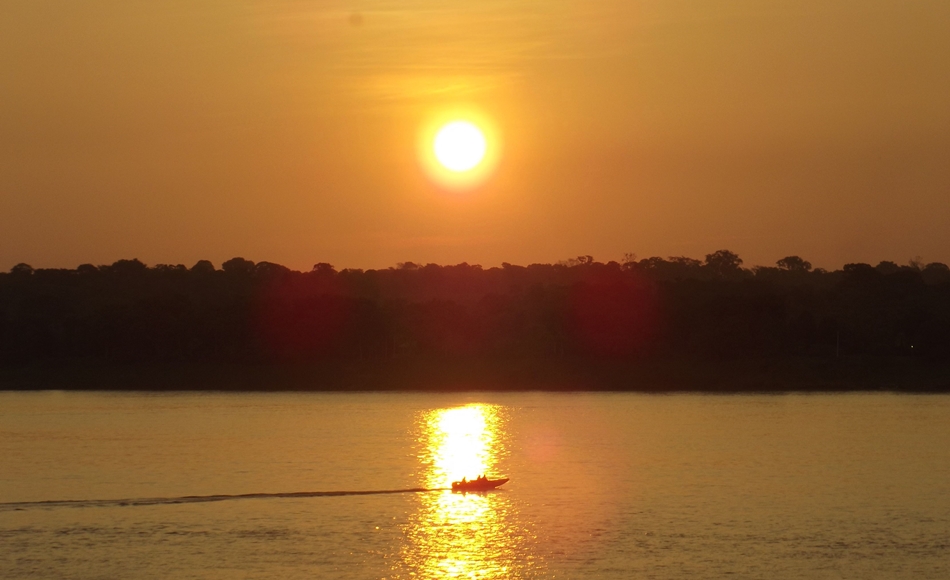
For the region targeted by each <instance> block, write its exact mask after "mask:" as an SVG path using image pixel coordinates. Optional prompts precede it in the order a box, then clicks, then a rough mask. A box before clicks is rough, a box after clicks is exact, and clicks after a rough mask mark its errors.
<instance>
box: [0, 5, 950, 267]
mask: <svg viewBox="0 0 950 580" xmlns="http://www.w3.org/2000/svg"><path fill="white" fill-rule="evenodd" d="M948 31H950V3H948V2H946V1H945V0H939V1H938V0H913V1H908V0H794V1H793V0H770V1H768V2H766V1H763V0H655V1H654V0H643V1H639V2H638V1H636V0H604V1H597V0H505V1H502V0H480V1H479V2H446V1H445V0H402V1H397V0H364V1H356V0H352V1H346V0H319V1H315V0H314V1H308V0H162V1H159V0H150V1H144V0H83V1H82V2H62V1H51V0H6V1H5V2H3V3H0V71H2V74H0V152H2V155H0V269H7V268H9V267H10V266H12V265H13V264H15V263H17V262H21V261H22V262H27V263H30V264H32V265H33V266H34V267H74V266H76V265H78V264H80V263H83V262H92V263H111V262H112V261H114V260H116V259H119V258H131V257H138V258H139V259H141V260H143V261H145V262H147V263H149V264H154V263H160V262H161V263H185V264H188V265H191V264H193V263H194V262H195V261H197V260H198V259H201V258H207V259H210V260H212V261H214V262H215V263H217V264H220V262H221V261H223V260H225V259H228V258H230V257H233V256H242V257H245V258H248V259H251V260H255V261H261V260H269V261H273V262H279V263H282V264H285V265H287V266H291V267H294V268H300V269H309V267H310V266H311V265H312V264H313V263H315V262H331V263H333V264H335V265H336V266H337V267H361V268H371V267H386V266H390V265H394V264H395V263H397V262H403V261H414V262H437V263H445V264H447V263H458V262H463V261H467V262H469V263H480V264H483V265H485V266H491V265H497V264H500V263H501V262H503V261H506V262H512V263H521V264H524V263H530V262H552V261H557V260H561V259H565V258H568V257H572V256H576V255H579V254H590V255H593V256H594V257H595V258H596V259H599V260H603V261H606V260H612V259H620V258H621V257H622V256H623V255H624V253H625V252H635V253H637V254H638V255H639V256H641V257H646V256H651V255H660V256H667V255H688V256H693V257H702V255H704V254H706V253H709V252H711V251H714V250H717V249H721V248H728V249H731V250H733V251H736V252H738V253H739V254H740V255H741V256H742V257H743V258H745V260H746V264H747V265H752V264H772V263H774V261H775V260H776V259H778V258H781V257H783V256H786V255H788V254H799V255H801V256H802V257H804V258H806V259H809V260H811V261H812V262H813V263H815V264H816V265H819V266H824V267H839V266H840V265H841V264H843V263H845V262H853V261H869V262H873V263H876V262H877V261H879V260H894V261H897V262H901V263H905V262H906V261H907V260H908V259H909V258H911V257H914V256H916V255H920V256H921V257H922V258H923V260H924V261H925V262H928V261H944V262H950V227H948V223H950V219H948V218H950V106H948V103H950V33H948ZM458 107H470V108H475V109H477V110H478V111H480V112H481V113H482V114H483V115H485V116H487V117H488V118H490V119H491V120H492V122H493V124H494V125H495V126H496V128H497V131H498V133H499V135H500V139H501V142H502V144H503V149H502V150H501V154H500V156H499V159H498V163H497V167H496V170H495V172H494V175H493V176H492V177H491V178H490V179H488V180H487V181H486V182H484V184H483V185H482V186H481V187H479V188H478V189H475V190H472V191H469V192H466V193H464V194H460V193H458V192H447V191H444V190H442V189H440V187H439V186H438V185H436V184H434V183H432V182H431V181H430V179H429V178H428V177H427V175H426V173H425V172H424V171H423V170H422V168H421V166H420V163H419V160H418V155H417V148H416V139H417V135H418V133H419V131H420V129H421V127H423V126H424V125H425V123H427V122H428V121H429V120H430V119H431V118H433V117H434V116H438V115H440V114H442V113H443V112H444V111H446V110H452V109H454V108H458Z"/></svg>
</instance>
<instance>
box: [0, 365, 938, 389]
mask: <svg viewBox="0 0 950 580" xmlns="http://www.w3.org/2000/svg"><path fill="white" fill-rule="evenodd" d="M51 389H52V390H109V391H204V390H210V391H261V392H268V391H274V392H277V391H529V390H540V391H555V392H556V391H625V392H646V393H651V392H652V393H664V392H710V393H730V392H790V391H805V392H823V391H827V392H834V391H895V392H950V364H947V363H946V362H945V361H934V360H922V359H914V358H911V357H891V358H867V357H853V358H844V359H827V360H820V359H744V360H670V359H666V360H653V361H639V362H637V363H636V364H631V363H622V362H616V361H608V362H604V361H601V362H596V363H594V362H591V361H586V360H583V361H541V360H534V361H524V360H521V361H507V362H505V363H500V362H491V363H489V362H486V361H477V360H412V361H410V360H402V361H388V362H366V363H363V364H355V363H353V364H326V363H324V364H295V365H277V366H263V365H112V366H90V365H63V366H47V367H22V368H18V369H3V370H2V371H0V390H51Z"/></svg>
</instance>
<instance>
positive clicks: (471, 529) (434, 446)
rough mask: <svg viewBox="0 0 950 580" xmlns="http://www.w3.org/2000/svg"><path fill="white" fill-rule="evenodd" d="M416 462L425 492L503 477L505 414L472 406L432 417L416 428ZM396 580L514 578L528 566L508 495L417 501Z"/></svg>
mask: <svg viewBox="0 0 950 580" xmlns="http://www.w3.org/2000/svg"><path fill="white" fill-rule="evenodd" d="M417 428H418V430H419V433H418V443H419V446H420V448H419V460H420V462H421V464H422V467H423V472H422V479H423V483H424V485H425V486H426V487H429V488H445V487H449V486H450V485H451V483H452V482H453V481H457V480H459V479H461V478H462V477H467V478H470V479H471V478H473V477H476V476H478V475H481V474H485V475H488V476H489V477H493V476H502V475H507V474H501V473H498V472H497V471H496V470H497V469H498V465H499V463H500V462H501V461H503V460H504V458H505V457H506V456H507V454H508V451H507V449H506V445H505V440H506V437H505V432H504V413H503V408H500V407H497V406H493V405H483V404H473V405H466V406H464V407H453V408H449V409H436V410H432V411H429V412H426V413H424V414H423V415H422V416H421V417H420V419H419V422H418V425H417ZM418 497H419V501H420V505H419V509H418V511H417V512H416V513H415V514H414V515H413V516H412V517H411V518H410V520H409V523H408V526H407V528H406V539H407V542H406V543H405V545H404V546H403V549H402V559H401V561H400V562H399V563H398V564H397V565H396V566H395V567H394V570H393V572H394V577H412V578H431V579H442V578H473V579H485V580H490V579H495V578H517V577H523V576H525V572H526V571H527V570H528V569H529V568H531V566H532V564H533V561H532V559H531V558H530V556H529V555H528V554H527V553H526V549H527V546H526V540H527V537H528V534H527V531H526V528H525V526H524V524H523V523H522V522H520V521H519V518H518V514H517V513H516V510H515V509H514V505H513V503H512V502H511V499H510V496H509V494H508V493H507V492H506V491H504V490H500V491H495V492H489V493H468V494H460V493H452V492H450V491H441V492H435V493H426V494H419V496H418Z"/></svg>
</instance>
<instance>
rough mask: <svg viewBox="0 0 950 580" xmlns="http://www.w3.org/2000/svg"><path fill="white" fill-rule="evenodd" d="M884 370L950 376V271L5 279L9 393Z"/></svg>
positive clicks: (792, 259)
mask: <svg viewBox="0 0 950 580" xmlns="http://www.w3.org/2000/svg"><path fill="white" fill-rule="evenodd" d="M661 361H662V363H661ZM763 361H766V362H763ZM790 361H791V362H790ZM841 361H849V362H847V363H845V362H841ZM882 361H890V362H887V363H886V365H890V366H888V368H894V369H897V370H896V371H894V373H896V374H895V376H898V375H900V373H904V371H905V370H906V369H907V368H910V367H908V366H907V365H913V368H914V369H919V368H924V369H926V370H925V371H922V372H924V374H923V375H921V376H923V377H924V382H925V383H926V386H927V388H942V387H945V386H946V383H948V382H950V379H948V373H947V372H946V369H947V368H948V365H947V363H948V362H950V268H948V267H947V266H946V265H944V264H940V263H932V264H926V265H924V264H921V263H919V262H916V261H912V262H911V263H909V264H908V265H903V266H901V265H897V264H895V263H892V262H881V263H880V264H877V265H876V266H872V265H869V264H847V265H845V266H844V267H843V268H842V269H841V270H836V271H826V270H822V269H813V268H812V267H811V264H809V263H808V262H807V261H805V260H803V259H801V258H799V257H797V256H789V257H787V258H783V259H782V260H779V261H778V262H777V264H776V265H775V266H774V267H754V268H743V267H742V260H741V259H740V258H739V257H738V256H737V255H736V254H734V253H732V252H729V251H726V250H721V251H718V252H715V253H712V254H709V255H707V256H706V257H705V259H704V260H696V259H692V258H686V257H671V258H666V259H663V258H656V257H654V258H646V259H640V260H638V259H636V258H635V257H634V256H628V257H627V259H625V260H624V262H623V263H619V262H607V263H601V262H596V261H594V260H593V259H592V258H591V257H590V256H582V257H578V258H576V259H572V260H567V261H565V262H561V263H558V264H532V265H529V266H515V265H511V264H504V265H503V266H502V267H500V268H482V267H481V266H477V265H469V264H459V265H454V266H439V265H435V264H427V265H420V264H413V263H404V264H399V265H398V266H397V267H394V268H388V269H382V270H354V269H345V270H336V269H335V268H334V267H333V266H331V265H330V264H324V263H321V264H317V265H315V266H314V267H313V269H312V270H311V271H309V272H298V271H294V270H290V269H288V268H285V267H283V266H281V265H278V264H273V263H269V262H259V263H254V262H251V261H249V260H245V259H242V258H234V259H231V260H228V261H227V262H225V263H224V264H222V267H221V268H220V269H217V268H215V266H214V265H213V264H212V263H211V262H208V261H204V260H202V261H200V262H198V263H197V264H195V265H194V266H192V267H190V268H187V267H185V266H182V265H175V266H172V265H157V266H154V267H148V266H146V265H145V264H143V263H142V262H140V261H138V260H120V261H118V262H116V263H114V264H112V265H108V266H93V265H91V264H84V265H81V266H79V267H78V268H76V269H74V270H66V269H33V268H32V267H30V266H28V265H26V264H19V265H17V266H15V267H14V268H12V269H11V271H10V272H9V273H0V370H3V371H4V373H6V374H3V375H0V380H5V381H6V384H7V386H8V387H9V386H10V385H13V386H14V387H15V386H16V384H17V381H18V380H20V379H21V378H22V377H24V376H28V375H29V373H35V372H41V373H42V372H53V371H57V370H58V372H60V373H61V374H62V375H64V376H67V377H68V376H69V373H71V372H74V371H75V369H88V368H125V369H144V368H204V369H208V368H250V369H257V371H260V372H263V371H261V369H269V368H278V367H285V368H291V367H293V368H310V369H320V370H319V372H317V371H314V373H313V376H314V377H317V378H315V379H313V381H314V382H313V384H312V385H311V386H313V387H314V388H321V387H328V386H340V387H341V388H346V385H359V387H360V388H373V386H374V382H373V381H379V384H378V385H376V386H381V388H382V387H386V385H388V383H386V380H385V379H384V378H381V377H384V375H385V374H386V373H387V372H390V371H392V373H394V375H398V374H399V373H400V372H403V373H404V374H403V375H402V376H403V377H404V379H405V380H404V381H402V382H399V383H398V385H396V386H395V387H393V388H402V387H407V388H411V387H412V386H413V383H412V380H414V379H411V377H412V372H409V371H406V370H405V369H408V368H412V367H413V365H416V367H417V368H425V369H428V370H427V371H425V372H433V373H435V375H437V376H439V377H441V378H442V379H445V378H446V377H450V376H452V375H453V373H454V374H455V377H454V378H455V379H456V381H455V382H456V383H457V384H463V383H465V380H464V377H462V376H461V375H464V374H465V373H470V378H472V380H473V381H477V377H478V376H479V373H483V372H484V373H487V374H485V376H486V377H494V378H497V377H500V376H502V375H505V373H507V375H505V376H508V377H509V378H511V377H517V380H516V381H514V383H517V384H520V385H522V386H526V385H530V386H534V387H538V386H543V382H544V381H545V380H551V381H555V382H557V380H558V379H559V378H560V379H563V380H562V381H561V383H562V386H563V384H567V383H569V382H570V381H581V382H583V381H589V382H590V381H593V382H597V381H602V382H603V381H606V382H604V384H608V383H609V385H610V388H626V387H630V388H638V387H636V385H631V384H628V383H627V382H624V381H628V382H629V381H636V380H639V381H641V383H642V381H645V380H648V379H649V380H654V381H655V382H657V384H660V383H664V384H665V381H664V380H663V379H662V377H663V375H669V374H673V375H676V376H677V377H679V378H678V379H677V380H682V381H687V382H688V381H690V380H693V379H695V378H696V377H705V376H708V375H710V374H715V372H718V373H719V376H721V377H722V378H723V381H725V383H724V384H725V385H726V386H723V387H722V388H728V384H727V383H728V381H729V380H731V379H729V377H731V376H733V370H735V369H742V368H746V369H749V368H755V369H757V370H756V371H755V373H758V374H757V375H756V376H757V377H758V378H757V379H756V381H757V382H756V381H753V382H752V383H749V381H746V383H743V384H753V383H754V385H759V386H758V387H756V388H768V384H767V383H768V381H769V380H772V379H776V380H779V381H780V382H781V380H782V379H783V376H780V375H783V373H784V375H787V376H793V375H794V376H801V377H805V378H808V377H811V378H809V379H808V380H811V379H814V378H816V377H817V378H818V379H821V378H822V377H824V378H827V377H829V376H831V375H832V374H834V373H835V372H839V373H840V372H843V371H840V369H841V368H845V366H847V365H850V366H848V367H847V368H851V369H871V370H866V372H864V373H863V374H862V373H860V372H858V373H857V374H854V373H851V374H848V373H845V375H847V376H845V375H841V376H842V377H844V378H847V377H852V378H855V377H856V378H857V379H858V380H864V379H863V378H862V377H864V376H865V375H867V376H868V377H869V379H873V377H874V376H876V375H879V373H878V371H876V370H873V369H876V368H878V367H880V365H885V363H884V362H882ZM895 361H896V362H895ZM908 361H911V362H908ZM876 365H877V366H876ZM886 365H885V366H886ZM894 365H897V366H894ZM802 368H806V369H810V370H808V371H807V372H804V373H802V372H799V371H798V370H796V369H799V370H800V369H802ZM50 369H52V370H50ZM400 369H401V370H400ZM433 369H436V370H433ZM439 369H441V370H439ZM486 369H494V370H493V371H492V372H488V371H486ZM498 369H502V370H498ZM585 369H586V370H590V371H591V372H590V373H586V374H585V372H586V371H585ZM618 369H620V370H618ZM624 369H625V370H624ZM631 369H632V370H631ZM637 369H641V370H642V369H652V370H650V371H642V372H645V373H647V374H646V375H642V373H641V375H638V374H637V373H638V372H640V371H638V370H637ZM708 369H718V370H716V371H715V372H713V371H709V372H707V370H708ZM815 369H817V370H815ZM835 369H838V370H837V371H836V370H835ZM76 372H77V373H78V371H76ZM143 372H145V371H143ZM249 372H250V371H249ZM425 372H423V373H422V375H421V376H425ZM848 372H850V371H848ZM914 372H917V371H914ZM361 373H362V374H361ZM374 373H375V374H374ZM439 373H441V374H439ZM492 373H494V374H492ZM598 373H600V374H598ZM651 373H652V374H651ZM763 373H764V374H763ZM796 373H797V374H796ZM829 373H831V374H829ZM894 373H892V374H894ZM237 374H245V373H243V371H242V372H241V373H237ZM251 374H253V373H251ZM885 374H886V373H885ZM358 376H362V377H363V379H364V380H362V382H360V381H359V380H357V379H354V378H353V377H358ZM914 376H917V375H914ZM4 377H5V379H4ZM591 377H595V378H593V379H592V378H591ZM604 377H607V378H608V379H609V380H607V379H604ZM638 377H639V378H638ZM644 377H647V378H644ZM650 377H652V379H650ZM770 377H771V378H770ZM803 380H804V379H803ZM334 381H335V382H334ZM397 382H398V381H397ZM666 382H668V381H666ZM63 383H64V384H66V385H68V380H67V381H63ZM384 383H385V384H384ZM514 383H513V384H514ZM465 384H468V383H465ZM552 384H553V383H552ZM584 384H585V385H586V384H587V383H584ZM736 384H737V385H738V383H736ZM823 384H825V383H823ZM827 384H830V383H827ZM86 386H89V385H86ZM219 386H220V385H216V386H215V388H218V387H219ZM482 386H483V387H484V388H491V385H489V384H486V385H482ZM641 386H643V385H642V384H641ZM666 386H669V385H666ZM799 386H802V385H799ZM680 387H681V388H690V385H686V384H684V385H681V386H680ZM170 388H173V387H170ZM387 388H388V387H387ZM579 388H583V387H582V386H579Z"/></svg>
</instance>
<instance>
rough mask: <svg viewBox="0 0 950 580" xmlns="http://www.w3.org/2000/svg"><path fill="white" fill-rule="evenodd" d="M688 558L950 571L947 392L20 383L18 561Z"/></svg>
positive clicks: (333, 569) (12, 446)
mask: <svg viewBox="0 0 950 580" xmlns="http://www.w3.org/2000/svg"><path fill="white" fill-rule="evenodd" d="M480 473H486V474H488V475H489V476H509V477H511V481H510V482H509V483H508V484H506V485H505V486H504V487H503V488H501V490H499V491H497V492H493V493H486V494H467V495H460V494H452V493H450V492H446V491H429V492H402V493H387V494H378V495H330V496H320V495H315V496H311V497H291V498H286V497H283V498H282V497H273V496H271V497H260V498H257V499H226V498H221V497H218V498H216V499H219V500H220V501H200V502H194V503H181V502H182V501H184V500H183V499H182V498H184V497H186V496H222V495H235V494H248V493H252V494H275V493H284V492H347V491H391V490H401V489H410V488H429V489H431V488H441V487H445V486H446V485H448V484H449V483H450V482H451V481H452V480H454V479H459V478H461V477H462V476H467V477H474V476H476V475H478V474H480ZM143 499H144V500H145V501H140V500H143ZM54 500H79V501H77V502H76V503H59V504H56V503H53V504H49V503H46V504H44V503H36V502H49V501H54ZM113 500H134V501H131V502H127V501H126V502H117V501H113ZM688 576H695V577H702V578H720V577H731V578H769V579H773V578H817V579H820V578H882V579H884V578H887V579H893V578H941V579H945V578H950V397H945V396H908V395H886V394H885V395H879V394H848V395H783V396H702V395H676V396H648V395H634V394H533V393H529V394H487V393H468V394H454V395H433V394H167V395H166V394H161V395H154V394H107V393H75V394H67V393H24V394H21V393H0V578H4V579H6V578H11V579H14V578H83V579H85V578H310V579H312V578H359V579H365V578H388V579H397V578H406V579H408V578H416V579H418V578H433V579H434V578H476V579H494V578H603V579H614V578H616V579H620V578H623V579H627V578H685V577H688Z"/></svg>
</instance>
